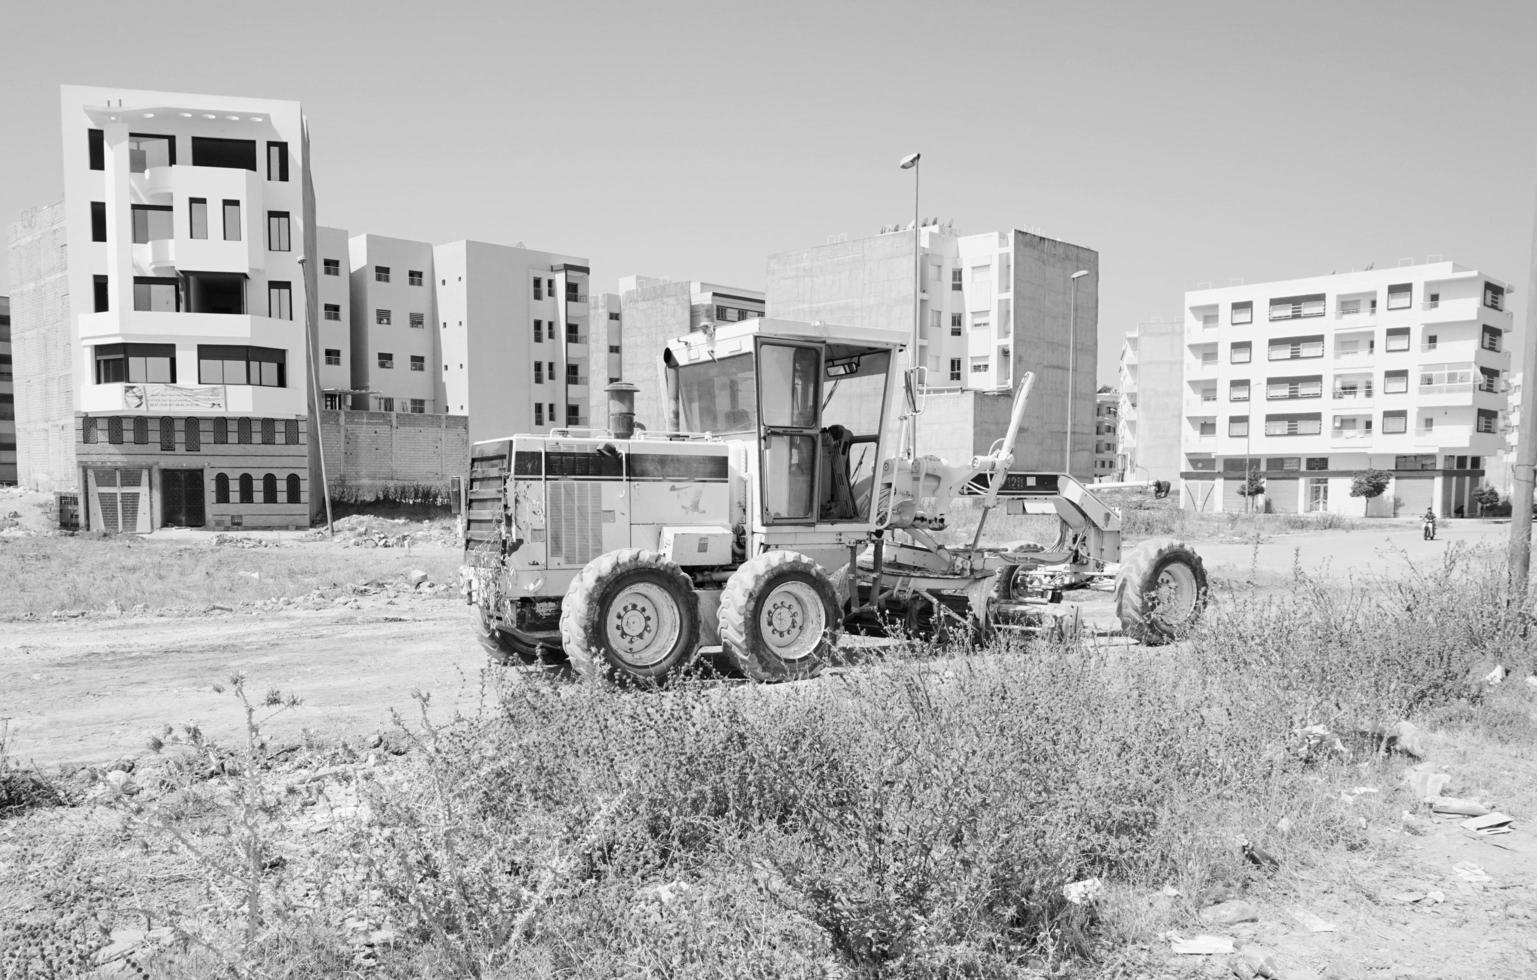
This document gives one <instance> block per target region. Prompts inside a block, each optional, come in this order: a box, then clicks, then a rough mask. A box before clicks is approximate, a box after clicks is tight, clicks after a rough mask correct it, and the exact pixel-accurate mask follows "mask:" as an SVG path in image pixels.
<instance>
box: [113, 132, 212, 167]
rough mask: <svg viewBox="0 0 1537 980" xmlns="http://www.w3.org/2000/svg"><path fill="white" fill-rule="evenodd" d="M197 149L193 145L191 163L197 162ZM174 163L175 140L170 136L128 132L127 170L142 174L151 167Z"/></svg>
mask: <svg viewBox="0 0 1537 980" xmlns="http://www.w3.org/2000/svg"><path fill="white" fill-rule="evenodd" d="M196 156H197V149H196V146H195V145H194V147H193V157H194V159H193V161H192V162H193V163H197V159H196ZM175 165H176V140H175V139H173V138H172V137H170V136H154V135H151V134H149V133H129V134H128V171H129V172H130V173H135V174H142V173H143V172H144V171H146V170H148V169H150V168H151V167H172V166H175Z"/></svg>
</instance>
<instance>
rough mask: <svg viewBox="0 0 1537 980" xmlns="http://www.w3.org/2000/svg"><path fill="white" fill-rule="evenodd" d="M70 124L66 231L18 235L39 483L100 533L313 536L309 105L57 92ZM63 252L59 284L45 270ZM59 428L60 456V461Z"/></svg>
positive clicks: (30, 424)
mask: <svg viewBox="0 0 1537 980" xmlns="http://www.w3.org/2000/svg"><path fill="white" fill-rule="evenodd" d="M61 117H62V119H61V121H62V133H63V150H64V203H63V205H62V208H61V209H59V212H60V213H59V214H58V216H57V219H58V220H57V222H56V223H55V222H50V221H49V220H47V217H46V216H45V215H41V214H40V215H37V216H34V220H33V221H32V223H31V226H30V227H29V228H25V229H21V230H19V231H17V230H13V234H12V250H13V252H15V251H17V250H18V249H19V250H21V251H22V252H23V253H24V254H23V255H21V256H19V257H18V256H15V255H13V259H12V263H11V264H12V270H13V275H14V274H15V273H16V270H17V269H18V267H20V268H21V270H22V274H21V278H19V279H18V280H17V281H18V284H19V286H20V288H19V289H18V290H17V291H18V292H23V291H25V292H27V293H28V294H29V308H28V310H27V321H28V322H27V329H28V331H29V332H31V331H36V333H37V336H36V337H35V338H31V337H29V343H28V344H27V345H25V349H24V350H18V352H17V353H18V354H19V355H21V356H20V357H19V358H18V363H17V365H16V367H17V372H18V374H19V375H20V376H22V377H23V378H25V379H28V380H29V381H31V380H33V379H35V380H36V381H38V382H40V384H38V385H37V390H36V391H35V392H31V393H29V394H28V395H27V396H26V397H23V398H22V399H21V402H22V413H21V414H24V415H25V416H26V418H25V419H18V422H22V423H23V426H22V427H24V428H26V429H27V430H28V434H31V433H37V434H39V435H41V436H42V445H41V446H40V449H41V451H40V452H38V453H37V454H35V455H33V454H31V453H29V456H30V457H31V459H30V463H31V465H30V466H29V481H28V482H29V484H30V485H33V486H37V487H40V488H41V487H48V488H54V489H59V490H72V489H73V490H78V491H79V493H80V495H81V511H82V526H86V527H89V528H91V529H93V530H105V531H148V530H152V529H154V528H157V527H161V526H166V525H175V526H187V527H247V528H250V527H304V526H308V525H309V522H310V516H311V512H312V499H311V494H310V487H311V479H312V471H313V470H314V469H315V468H316V467H317V465H318V456H317V455H316V453H315V451H314V448H313V447H312V446H311V445H310V432H311V428H312V420H313V418H314V414H313V413H314V407H315V406H314V405H313V402H312V399H311V397H310V392H311V386H310V385H309V384H308V383H307V371H308V369H309V351H308V345H307V343H306V326H305V324H306V320H305V317H306V310H307V304H308V303H309V302H310V297H311V296H312V295H313V293H314V289H313V283H312V282H310V281H307V279H308V277H307V275H306V270H305V268H304V266H303V264H302V263H301V262H300V258H301V256H304V255H313V254H314V251H315V248H314V247H315V226H314V220H313V218H314V194H313V190H312V188H311V185H310V177H309V159H308V141H309V137H308V132H307V129H306V125H305V121H304V116H303V113H302V111H301V109H300V106H299V104H298V103H296V102H279V101H269V100H257V99H242V98H229V97H222V96H204V95H186V94H178V93H170V92H146V91H128V90H120V89H108V88H96V87H83V86H65V87H64V88H63V89H62V92H61ZM55 229H57V234H55ZM56 238H62V243H63V244H64V246H65V248H64V250H63V254H64V256H65V258H64V259H63V260H61V261H62V267H60V268H54V267H52V266H51V265H50V261H49V260H48V259H47V258H46V257H42V256H39V255H37V254H35V251H36V250H37V249H39V248H46V247H48V246H49V245H50V244H53V243H54V240H55V239H56ZM34 339H35V341H36V342H35V343H33V342H31V341H32V340H34ZM61 349H62V350H63V351H65V352H66V355H65V359H66V363H67V368H66V373H67V383H60V380H59V379H58V378H57V372H58V371H59V366H58V365H57V364H56V363H55V358H54V352H55V351H57V350H61ZM61 430H63V431H67V432H68V441H69V443H70V450H69V452H68V453H64V452H60V451H58V449H59V447H55V446H52V445H51V441H52V440H53V438H54V434H55V433H57V432H59V431H61ZM23 441H24V442H25V441H27V440H26V439H25V438H24V439H23ZM40 467H41V472H40V469H39V468H40Z"/></svg>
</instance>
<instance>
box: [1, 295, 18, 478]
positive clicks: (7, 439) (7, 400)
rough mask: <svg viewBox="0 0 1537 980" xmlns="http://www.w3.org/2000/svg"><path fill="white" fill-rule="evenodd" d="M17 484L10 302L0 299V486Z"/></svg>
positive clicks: (6, 299)
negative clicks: (1, 484)
mask: <svg viewBox="0 0 1537 980" xmlns="http://www.w3.org/2000/svg"><path fill="white" fill-rule="evenodd" d="M15 482H16V388H15V385H14V384H13V380H12V370H11V301H10V300H9V299H8V298H6V297H4V296H0V483H15Z"/></svg>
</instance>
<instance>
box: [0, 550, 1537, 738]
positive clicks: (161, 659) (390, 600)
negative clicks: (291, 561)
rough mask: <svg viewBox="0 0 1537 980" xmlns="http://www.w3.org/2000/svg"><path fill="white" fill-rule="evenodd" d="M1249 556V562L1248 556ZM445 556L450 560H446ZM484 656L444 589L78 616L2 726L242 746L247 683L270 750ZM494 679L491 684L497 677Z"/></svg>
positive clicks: (18, 689) (38, 624) (1293, 554)
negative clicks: (257, 700)
mask: <svg viewBox="0 0 1537 980" xmlns="http://www.w3.org/2000/svg"><path fill="white" fill-rule="evenodd" d="M1507 532H1508V525H1503V524H1500V525H1496V524H1484V523H1478V522H1450V523H1448V524H1447V525H1445V526H1444V528H1443V534H1442V537H1441V538H1440V539H1439V540H1437V541H1436V542H1434V543H1427V542H1425V541H1422V540H1420V536H1419V527H1418V525H1417V524H1414V525H1411V524H1410V523H1408V522H1393V523H1391V524H1389V523H1387V522H1384V524H1383V526H1382V527H1381V528H1376V527H1374V528H1372V529H1370V530H1362V531H1351V532H1341V531H1331V532H1320V533H1302V534H1291V535H1281V536H1275V537H1272V538H1269V539H1267V540H1265V541H1264V542H1262V543H1261V544H1260V545H1259V547H1258V550H1257V551H1256V549H1255V547H1254V545H1253V544H1252V543H1197V545H1196V547H1197V550H1198V551H1199V552H1200V554H1201V555H1202V556H1203V558H1204V560H1205V561H1206V564H1207V567H1208V570H1209V571H1210V573H1211V575H1212V578H1213V581H1214V583H1215V585H1216V586H1217V587H1219V588H1220V587H1221V584H1222V583H1223V582H1224V581H1230V582H1231V581H1246V580H1248V579H1249V578H1250V577H1251V575H1252V573H1253V571H1254V570H1255V569H1258V570H1259V572H1260V573H1261V578H1263V579H1264V580H1265V581H1260V582H1257V584H1260V585H1265V584H1267V583H1268V584H1269V585H1272V586H1276V587H1284V586H1285V582H1286V581H1288V580H1289V577H1290V575H1291V570H1292V566H1293V562H1294V561H1297V562H1300V564H1301V565H1302V567H1303V568H1304V569H1306V570H1307V571H1308V572H1309V573H1310V574H1314V575H1320V574H1327V575H1335V576H1339V577H1341V578H1348V577H1349V576H1351V575H1362V574H1367V573H1386V574H1393V573H1396V572H1397V571H1399V570H1402V569H1405V568H1407V567H1408V566H1409V562H1411V561H1421V560H1424V561H1437V560H1439V558H1440V556H1441V555H1442V554H1444V552H1445V550H1446V549H1447V548H1448V547H1450V546H1451V545H1452V544H1453V543H1454V542H1465V543H1470V544H1484V543H1487V544H1502V543H1503V542H1504V535H1505V534H1506V533H1507ZM1256 556H1257V557H1256ZM443 557H444V559H445V561H446V560H449V559H451V557H452V556H451V555H449V553H448V552H447V551H444V553H443ZM1073 598H1074V599H1075V601H1079V602H1081V604H1082V607H1083V612H1084V618H1085V620H1086V621H1087V622H1089V623H1090V624H1092V625H1094V626H1097V627H1101V628H1109V627H1111V626H1113V624H1114V613H1113V610H1112V609H1111V608H1110V597H1109V595H1108V594H1107V593H1105V592H1090V593H1082V594H1079V595H1077V596H1074V597H1073ZM484 667H485V659H484V654H483V653H482V651H481V649H480V647H479V645H478V644H477V643H476V642H475V640H474V637H473V635H472V634H471V631H470V629H469V611H468V609H467V608H466V607H465V606H464V605H463V604H462V603H461V602H460V600H459V598H458V596H457V594H455V593H454V591H453V590H452V589H451V588H449V589H445V590H442V591H438V592H435V593H432V594H418V593H413V592H405V593H395V594H378V595H368V596H358V597H354V598H351V599H349V600H348V601H347V603H346V604H344V605H339V606H330V605H328V606H326V607H325V608H318V609H297V608H293V609H268V608H253V607H249V606H236V607H234V609H233V610H232V611H229V612H225V611H220V610H216V611H213V612H210V613H207V614H200V615H196V616H146V615H137V616H133V615H127V616H113V615H95V614H93V615H87V616H84V617H81V618H75V619H58V620H46V621H23V622H11V623H6V624H0V718H9V719H10V726H11V741H12V744H11V751H12V752H13V753H14V754H16V755H18V756H20V757H21V758H23V759H31V760H35V761H36V762H37V763H39V764H56V763H99V762H106V761H110V760H112V759H114V758H116V757H119V756H123V755H132V754H137V753H139V752H141V751H143V750H144V746H145V741H146V736H147V735H148V734H149V733H150V732H153V731H156V730H158V729H159V728H161V726H163V725H167V724H170V725H175V726H181V725H183V724H185V723H193V724H196V725H198V726H199V727H200V728H201V729H202V730H203V731H204V732H205V733H207V734H208V735H209V736H210V737H212V738H214V739H216V740H219V741H229V740H232V739H237V738H240V737H242V731H243V729H242V719H241V714H240V711H239V709H238V705H237V704H236V703H235V702H234V700H233V699H232V698H231V696H230V695H229V694H222V695H221V694H218V693H215V692H214V690H213V685H214V684H215V683H219V682H223V681H226V680H227V679H228V678H229V677H230V675H231V674H233V673H235V672H237V671H243V672H244V673H245V674H246V675H247V676H248V678H249V683H250V685H251V688H252V689H253V693H255V694H257V695H260V694H262V693H265V692H266V691H267V690H268V689H271V688H277V689H279V690H281V691H283V692H284V693H285V694H295V695H298V696H299V697H301V698H302V699H303V700H304V706H303V707H302V708H300V709H298V710H296V711H293V712H289V713H287V714H285V715H283V716H282V717H280V718H279V719H277V720H276V721H275V722H274V723H273V725H272V726H271V728H270V731H271V733H272V734H273V735H274V736H275V737H279V738H294V737H298V736H299V735H300V734H301V731H302V730H303V729H309V730H311V731H314V732H316V733H319V734H326V735H336V734H362V733H369V732H372V731H374V730H376V729H378V728H380V727H383V726H387V725H388V724H389V715H390V712H391V710H399V711H402V712H405V713H408V714H414V713H415V712H416V710H417V707H416V703H415V701H414V699H413V696H412V694H413V692H414V691H424V692H427V693H430V694H431V709H432V711H433V712H434V714H437V715H446V714H451V713H452V712H453V711H455V710H463V711H472V710H474V709H475V707H476V706H477V705H478V704H479V703H480V699H481V695H482V671H483V668H484ZM494 676H495V675H494V673H493V679H494Z"/></svg>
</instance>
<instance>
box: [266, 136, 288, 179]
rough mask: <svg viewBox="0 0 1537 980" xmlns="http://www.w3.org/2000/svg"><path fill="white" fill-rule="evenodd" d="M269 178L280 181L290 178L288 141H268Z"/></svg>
mask: <svg viewBox="0 0 1537 980" xmlns="http://www.w3.org/2000/svg"><path fill="white" fill-rule="evenodd" d="M274 165H275V166H274ZM267 179H268V180H274V181H278V182H279V183H286V182H287V180H288V143H287V142H285V141H283V140H268V141H267Z"/></svg>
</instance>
